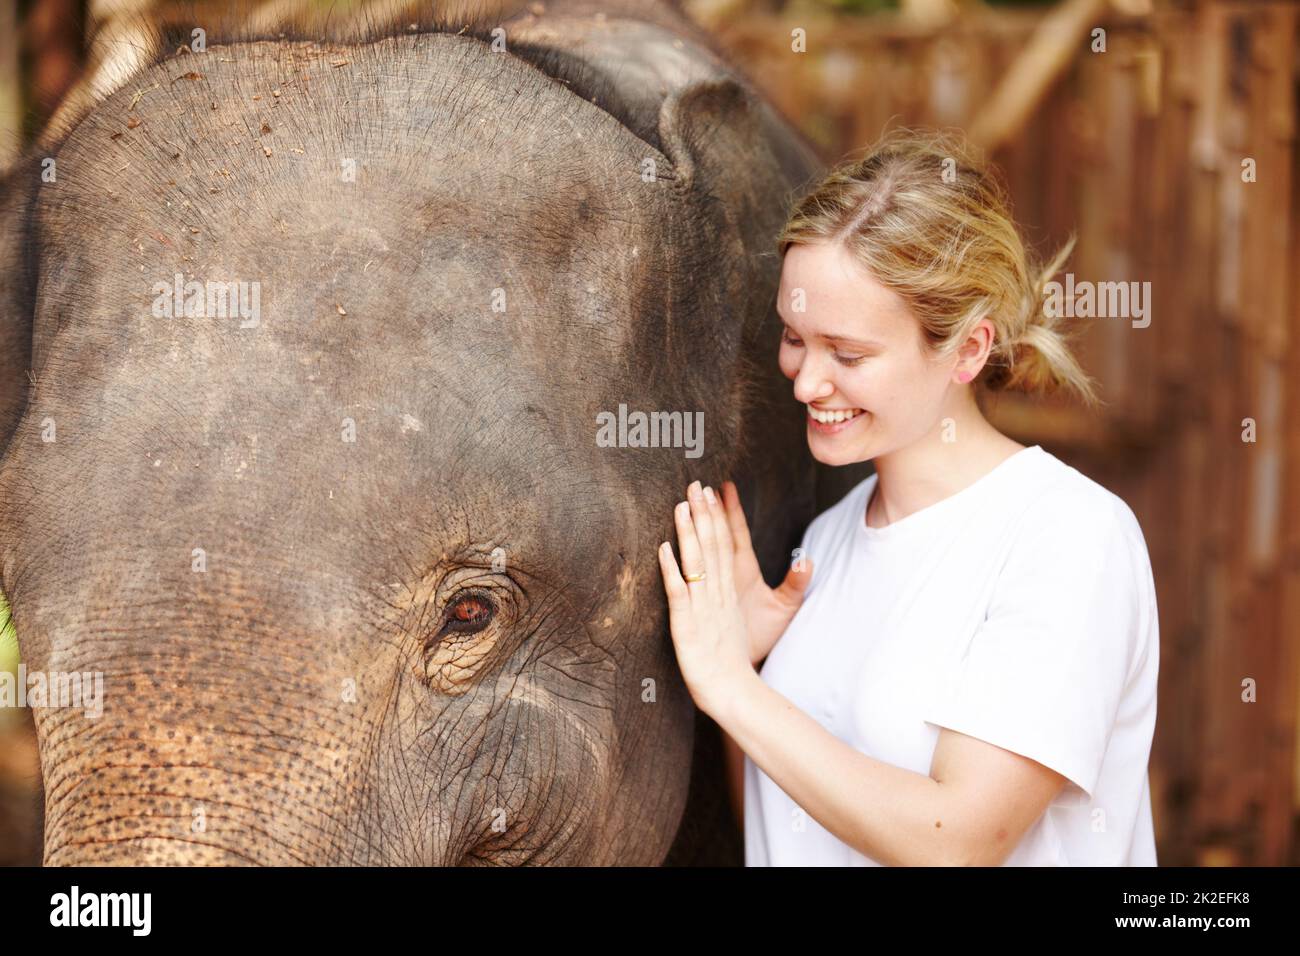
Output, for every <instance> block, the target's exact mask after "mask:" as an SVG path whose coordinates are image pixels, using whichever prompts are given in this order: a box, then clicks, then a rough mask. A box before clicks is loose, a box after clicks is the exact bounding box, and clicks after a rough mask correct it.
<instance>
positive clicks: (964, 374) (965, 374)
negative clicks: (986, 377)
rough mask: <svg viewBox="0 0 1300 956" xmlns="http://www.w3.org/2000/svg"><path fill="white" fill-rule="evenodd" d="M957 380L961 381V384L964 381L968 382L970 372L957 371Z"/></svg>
mask: <svg viewBox="0 0 1300 956" xmlns="http://www.w3.org/2000/svg"><path fill="white" fill-rule="evenodd" d="M957 381H959V382H961V383H962V384H963V385H964V384H965V383H967V382H969V381H970V372H958V373H957Z"/></svg>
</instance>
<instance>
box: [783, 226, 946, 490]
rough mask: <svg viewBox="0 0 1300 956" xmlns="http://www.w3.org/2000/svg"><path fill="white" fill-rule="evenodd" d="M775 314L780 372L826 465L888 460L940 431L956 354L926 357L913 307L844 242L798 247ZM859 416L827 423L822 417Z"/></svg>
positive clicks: (790, 256) (786, 267)
mask: <svg viewBox="0 0 1300 956" xmlns="http://www.w3.org/2000/svg"><path fill="white" fill-rule="evenodd" d="M777 311H778V313H779V314H780V316H781V319H782V321H783V322H784V323H785V330H784V332H783V333H782V338H781V356H780V363H781V371H782V372H784V373H785V376H786V378H789V379H793V380H794V396H795V399H796V400H797V401H799V402H802V403H804V404H805V405H807V406H809V409H808V417H807V425H808V445H809V448H810V449H811V450H812V454H813V457H814V458H816V459H817V460H818V461H820V462H822V463H824V464H827V465H847V464H850V463H852V462H856V461H865V460H867V459H870V458H877V457H880V456H882V455H887V454H889V453H890V452H893V451H896V450H898V449H900V448H904V447H906V446H907V445H910V444H911V443H913V442H915V441H917V440H918V439H921V438H923V437H925V436H926V435H927V434H929V433H930V432H931V431H932V430H933V429H935V428H936V427H939V424H940V421H941V419H942V417H943V415H944V414H945V413H946V412H945V407H946V406H947V405H948V404H949V401H950V399H951V397H952V396H951V394H950V387H949V386H950V385H952V384H953V383H954V368H955V367H956V365H957V363H958V357H957V356H956V355H954V356H951V357H949V358H947V359H944V360H942V361H940V360H938V359H936V358H934V357H933V355H931V354H929V353H927V351H926V349H925V343H924V340H923V339H922V336H921V327H920V323H919V322H918V321H917V319H916V318H915V317H914V316H913V315H912V312H911V310H910V309H909V308H908V306H907V304H906V303H905V302H904V301H903V299H901V298H900V297H899V296H898V295H897V294H896V293H894V292H893V291H891V290H890V289H887V288H886V287H885V286H883V285H881V284H880V283H879V282H877V281H876V280H875V279H874V278H872V277H871V275H870V274H868V272H867V271H866V269H865V268H864V267H862V266H860V265H858V264H857V263H856V262H855V261H854V260H853V259H852V258H851V257H850V256H849V254H848V253H847V252H846V251H845V250H844V248H843V246H841V245H840V244H839V243H829V244H816V245H813V244H798V245H793V246H790V248H789V249H788V250H787V252H786V254H785V261H784V263H783V264H782V267H781V287H780V289H779V291H778V293H777ZM825 412H839V415H838V416H832V417H845V416H846V415H851V417H848V418H847V419H846V420H845V421H841V422H839V423H828V424H823V423H821V422H819V421H817V420H816V419H815V417H814V416H815V415H820V414H823V413H825Z"/></svg>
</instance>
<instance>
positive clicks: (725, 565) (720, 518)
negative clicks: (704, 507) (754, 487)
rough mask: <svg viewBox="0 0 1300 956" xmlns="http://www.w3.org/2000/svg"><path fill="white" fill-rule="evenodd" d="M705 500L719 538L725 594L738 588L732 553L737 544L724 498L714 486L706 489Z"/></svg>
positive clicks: (723, 591)
mask: <svg viewBox="0 0 1300 956" xmlns="http://www.w3.org/2000/svg"><path fill="white" fill-rule="evenodd" d="M704 500H705V501H707V502H708V505H709V517H710V519H711V520H712V523H713V533H714V535H716V536H717V540H718V572H719V575H720V578H719V583H720V584H721V585H722V593H723V594H731V593H733V592H734V591H735V589H736V582H735V577H734V573H733V561H734V557H733V554H732V551H733V548H734V547H735V546H734V545H733V544H732V541H731V528H730V526H729V525H728V524H727V513H726V511H725V510H724V509H723V507H722V499H721V498H719V497H718V496H717V494H716V493H715V492H714V491H713V489H712V488H706V489H705V495H704Z"/></svg>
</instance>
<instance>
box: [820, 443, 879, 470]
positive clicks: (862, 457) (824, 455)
mask: <svg viewBox="0 0 1300 956" xmlns="http://www.w3.org/2000/svg"><path fill="white" fill-rule="evenodd" d="M808 450H809V451H810V452H812V456H813V458H815V459H816V460H817V461H818V462H820V463H821V464H823V465H828V466H831V467H836V466H839V465H852V464H856V463H857V462H860V461H866V460H867V459H869V458H872V457H874V454H875V453H874V452H873V451H872V450H871V449H870V448H869V447H866V446H865V445H864V444H863V443H862V442H837V441H835V440H834V439H831V440H829V441H828V440H827V439H825V438H823V437H820V436H809V440H808Z"/></svg>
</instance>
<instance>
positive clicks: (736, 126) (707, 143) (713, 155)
mask: <svg viewBox="0 0 1300 956" xmlns="http://www.w3.org/2000/svg"><path fill="white" fill-rule="evenodd" d="M658 133H659V140H660V145H661V149H662V151H663V153H664V155H665V156H666V157H667V158H668V159H669V160H670V161H671V163H672V165H673V169H674V174H675V176H676V177H677V178H678V180H680V183H679V186H680V187H681V188H684V189H688V190H691V191H693V192H694V193H696V194H697V195H698V196H700V197H701V198H702V199H704V200H705V201H706V202H707V204H708V206H709V207H711V211H712V212H713V213H714V215H716V216H719V217H721V219H722V220H723V224H722V226H723V229H724V232H723V235H721V236H720V237H719V238H720V239H721V240H722V242H723V243H724V246H723V247H722V248H720V249H717V250H715V252H716V253H717V256H718V258H719V260H720V264H722V265H724V266H725V267H727V268H729V269H733V270H737V271H738V273H739V274H737V275H735V276H734V280H735V282H736V283H737V286H736V289H735V292H736V294H738V295H740V296H741V297H742V299H741V301H742V302H743V305H742V309H743V314H744V315H745V316H746V317H747V328H746V333H747V334H748V335H753V334H755V333H756V332H758V329H757V328H755V327H754V326H755V323H760V324H772V327H773V328H774V327H775V325H774V324H773V323H775V316H774V315H769V314H768V313H770V312H772V301H773V299H774V297H775V293H776V284H777V280H778V279H779V277H780V260H779V257H778V255H777V252H776V239H777V236H778V234H779V233H780V231H781V228H782V226H783V225H784V224H785V217H786V215H787V214H788V212H789V209H790V205H791V203H792V202H793V200H794V199H795V197H796V196H797V194H798V193H799V192H800V191H801V190H802V189H804V188H806V187H807V186H809V185H810V184H811V180H812V179H813V178H814V177H815V175H816V172H817V169H818V166H817V161H816V158H815V157H814V156H813V155H812V153H811V152H810V151H809V150H808V149H807V148H806V145H805V144H804V142H803V141H802V139H800V137H799V136H798V134H796V133H795V132H794V131H793V130H791V129H790V127H789V126H788V125H787V124H786V123H785V122H784V121H783V120H782V119H780V117H779V116H777V115H776V114H775V112H774V111H773V110H772V107H771V106H769V105H768V104H767V103H766V102H765V101H763V100H762V99H761V98H760V97H758V96H757V95H755V94H754V93H753V92H752V91H751V90H750V89H749V88H748V87H747V85H745V84H744V83H743V82H742V81H740V80H739V79H737V78H735V77H734V76H720V77H714V78H709V79H704V80H699V81H696V82H693V83H690V84H689V85H686V86H684V87H681V88H679V89H677V90H674V91H672V92H671V93H670V94H669V95H668V96H667V97H666V98H665V99H664V101H663V104H662V106H661V108H660V112H659V129H658ZM764 320H766V323H765V322H764Z"/></svg>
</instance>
